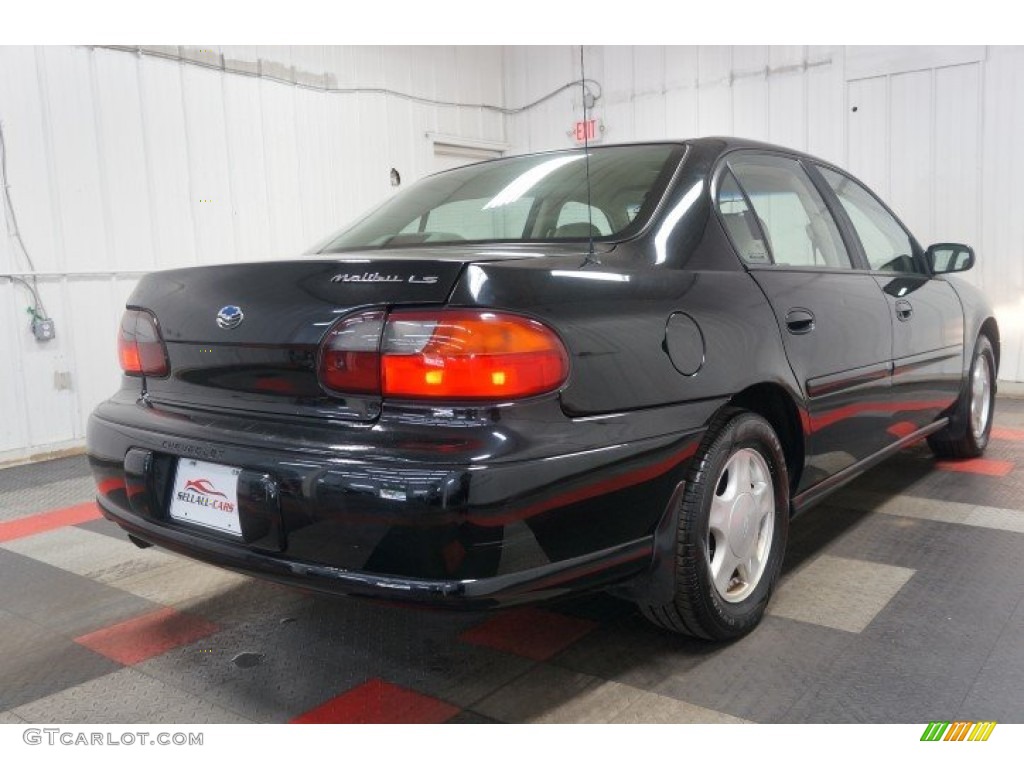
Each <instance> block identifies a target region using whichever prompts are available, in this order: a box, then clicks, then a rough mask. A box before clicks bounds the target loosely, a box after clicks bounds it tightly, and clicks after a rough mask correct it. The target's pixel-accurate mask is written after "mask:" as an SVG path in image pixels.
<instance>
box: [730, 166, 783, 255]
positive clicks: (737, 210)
mask: <svg viewBox="0 0 1024 768" xmlns="http://www.w3.org/2000/svg"><path fill="white" fill-rule="evenodd" d="M718 212H719V213H720V214H721V216H722V222H723V223H724V224H725V229H726V231H727V232H728V233H729V239H730V240H732V244H733V245H734V246H735V248H736V250H737V252H738V253H739V255H740V258H741V259H743V260H744V261H746V262H748V263H750V264H770V263H771V257H769V255H768V247H767V246H766V245H765V243H764V236H763V235H762V233H761V227H760V225H759V224H758V221H757V216H755V215H754V212H753V211H752V210H750V206H748V205H747V201H746V200H745V199H744V198H743V193H742V192H741V191H740V187H739V184H737V183H736V179H735V177H734V176H733V175H732V173H730V172H729V171H728V170H726V171H725V172H724V173H723V174H722V180H721V183H720V185H719V187H718Z"/></svg>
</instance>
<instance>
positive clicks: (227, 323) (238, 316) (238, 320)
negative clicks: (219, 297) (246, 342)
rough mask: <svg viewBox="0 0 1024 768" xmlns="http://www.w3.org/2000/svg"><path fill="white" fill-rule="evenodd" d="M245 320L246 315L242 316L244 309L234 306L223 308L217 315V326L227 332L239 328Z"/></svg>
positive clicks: (229, 305)
mask: <svg viewBox="0 0 1024 768" xmlns="http://www.w3.org/2000/svg"><path fill="white" fill-rule="evenodd" d="M244 319H245V315H244V314H242V308H241V307H236V306H235V305H234V304H228V305H227V306H226V307H221V308H220V312H218V313H217V325H219V326H220V327H221V328H225V329H227V330H230V329H232V328H237V327H238V326H240V325H241V324H242V320H244Z"/></svg>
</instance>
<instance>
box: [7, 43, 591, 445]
mask: <svg viewBox="0 0 1024 768" xmlns="http://www.w3.org/2000/svg"><path fill="white" fill-rule="evenodd" d="M160 53H162V54H165V55H172V56H174V55H179V56H181V58H182V59H184V60H187V61H195V62H202V63H203V64H205V65H207V66H209V67H214V68H219V67H222V66H223V67H227V68H230V69H233V70H238V71H240V72H243V73H249V74H250V75H264V77H262V78H258V77H255V76H246V75H244V74H234V73H231V72H225V71H217V69H209V68H203V67H197V66H193V65H191V64H189V63H184V62H181V61H174V60H167V59H162V58H157V57H156V56H149V55H146V54H145V52H143V54H142V55H140V54H138V53H134V52H129V51H111V50H101V49H90V48H85V47H49V48H31V47H24V48H11V47H0V122H2V123H3V127H4V132H5V135H6V137H7V143H8V150H9V158H8V173H9V181H10V184H11V193H12V196H13V198H14V201H15V205H16V206H17V211H18V215H19V218H20V221H21V224H22V232H23V235H24V237H25V241H26V243H27V244H28V246H29V248H30V250H31V252H32V254H33V256H34V259H35V262H36V268H37V271H40V272H45V273H72V274H63V275H62V274H57V275H56V276H52V275H50V274H47V275H46V276H43V277H40V279H39V284H40V291H41V293H42V295H43V298H44V301H45V304H46V307H47V309H48V310H49V313H50V314H51V315H52V316H53V318H54V319H55V320H56V322H57V338H56V339H55V340H54V341H52V342H49V343H45V344H41V343H39V342H36V341H35V339H34V338H33V337H32V335H31V333H30V331H29V324H28V320H29V318H28V315H27V314H25V308H26V307H27V306H28V305H29V303H30V301H29V299H28V294H27V293H26V292H25V291H24V290H22V289H21V288H20V287H17V286H14V285H12V284H11V283H10V282H9V281H7V280H3V279H2V278H0V302H2V303H0V355H2V356H3V359H7V360H11V361H13V363H12V364H11V365H10V366H8V367H7V369H5V371H4V372H3V373H2V374H0V402H2V403H3V405H4V410H3V418H0V463H2V462H4V461H6V460H11V459H17V458H19V457H22V456H27V455H31V454H34V453H37V452H40V451H46V450H52V449H55V448H61V447H65V446H68V445H74V444H75V443H76V442H80V440H81V439H82V437H83V436H84V427H85V419H86V417H87V415H88V413H89V412H90V411H91V410H92V409H93V408H94V407H95V405H96V404H97V403H98V402H99V401H100V400H101V399H102V398H104V397H106V396H108V395H109V394H110V393H111V392H113V390H114V389H115V388H116V385H117V380H118V376H119V373H118V369H117V362H116V355H115V349H114V339H115V330H116V326H117V321H118V318H119V317H120V314H121V311H122V309H123V307H124V304H125V301H126V299H127V297H128V295H129V294H130V292H131V290H132V288H133V287H134V285H135V282H136V280H137V276H138V273H142V272H146V271H149V270H151V269H154V268H158V269H161V268H169V267H180V266H186V265H191V264H208V263H214V262H224V261H240V260H250V259H267V258H280V257H290V256H294V255H296V254H297V253H300V252H301V251H302V250H303V249H304V248H306V247H307V246H309V245H312V244H313V243H314V241H316V240H318V239H320V238H321V237H323V236H325V235H326V234H328V233H329V232H332V231H334V230H336V229H338V228H339V227H341V226H342V225H343V224H345V223H346V222H347V221H348V220H350V219H352V218H354V217H355V216H356V215H358V214H359V213H361V212H362V211H364V210H365V209H367V208H369V207H370V206H372V205H374V204H376V203H377V202H378V201H379V200H381V199H382V198H383V197H384V196H386V195H388V194H391V193H392V192H393V190H392V188H391V186H390V179H389V175H388V174H389V170H390V169H391V168H392V167H396V168H398V170H399V172H400V173H401V175H402V180H403V186H404V185H407V184H409V183H411V182H412V181H415V179H417V178H418V177H420V176H422V175H423V174H424V173H426V172H427V171H428V170H429V169H430V168H431V167H432V166H431V163H432V145H431V143H430V141H429V140H428V138H427V134H428V132H443V133H447V134H449V135H451V136H455V137H462V138H465V139H467V140H482V141H488V142H495V143H499V144H500V143H503V142H504V141H505V131H506V126H505V120H504V117H503V116H502V115H501V114H500V113H498V112H495V111H494V110H482V109H480V108H477V107H472V108H470V107H455V106H431V105H424V104H416V103H412V102H410V101H409V100H407V99H403V98H400V97H395V96H385V95H383V94H365V93H364V94H354V93H340V92H330V91H329V90H325V89H331V88H388V89H392V90H397V91H401V92H403V93H409V94H413V95H417V96H421V97H424V98H427V99H437V98H440V99H445V100H448V101H452V102H461V103H479V102H486V103H492V104H495V105H499V106H500V105H501V104H503V103H504V96H503V90H504V83H503V77H502V73H503V69H504V60H503V53H502V50H501V49H500V48H482V47H478V48H462V49H455V48H451V47H448V48H445V47H422V48H414V49H405V48H382V47H366V48H359V47H345V48H343V47H336V46H312V47H293V48H288V47H280V46H278V47H266V46H259V47H256V46H230V47H224V48H216V47H209V48H198V47H196V48H174V47H165V48H162V49H160ZM548 56H549V57H550V58H551V60H552V61H554V60H555V59H558V58H560V59H562V60H563V61H564V63H565V66H566V67H568V66H569V64H570V62H571V56H570V54H569V53H567V49H565V48H552V49H550V50H549V51H548ZM571 77H572V74H571V72H569V73H560V74H554V73H551V74H548V75H544V76H539V77H538V81H544V80H546V79H552V80H558V79H559V78H562V79H561V80H560V82H553V83H552V84H551V85H550V86H549V87H548V90H550V89H552V88H554V87H556V86H557V85H560V84H562V83H564V82H565V81H566V80H568V79H570V78H571ZM271 78H277V79H278V80H282V81H284V82H277V81H274V80H272V79H271ZM537 95H539V94H538V93H535V92H532V91H531V92H529V93H524V96H523V101H526V100H530V99H532V98H536V96H537ZM564 101H565V103H566V104H570V103H571V102H570V96H569V95H568V94H566V95H565V99H564ZM520 103H522V102H520ZM560 127H561V129H562V130H563V132H564V130H567V129H568V126H567V125H564V126H560ZM563 135H564V133H563ZM556 138H557V137H556ZM550 140H551V139H550V138H549V139H548V141H550ZM0 235H3V243H2V244H0V274H7V273H10V272H27V271H30V270H29V267H28V265H27V264H26V263H25V262H24V260H23V259H21V258H20V255H17V254H15V253H14V250H13V248H12V247H11V246H12V243H11V241H10V239H9V237H8V236H7V233H6V228H4V229H3V230H0ZM111 272H114V273H120V274H116V275H113V276H112V275H111V274H110V273H111ZM81 273H104V274H86V275H82V274H81ZM59 372H67V373H69V374H70V375H71V382H72V386H71V389H61V390H58V389H57V388H56V387H55V380H54V374H55V373H59Z"/></svg>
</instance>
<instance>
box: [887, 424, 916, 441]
mask: <svg viewBox="0 0 1024 768" xmlns="http://www.w3.org/2000/svg"><path fill="white" fill-rule="evenodd" d="M915 430H917V427H915V426H914V423H913V422H911V421H897V422H896V423H895V424H893V425H892V426H891V427H889V428H888V429H887V430H885V431H886V432H888V433H889V434H890V435H892V436H893V437H906V436H907V435H909V434H910V433H911V432H914V431H915Z"/></svg>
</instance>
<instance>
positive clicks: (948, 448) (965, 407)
mask: <svg viewBox="0 0 1024 768" xmlns="http://www.w3.org/2000/svg"><path fill="white" fill-rule="evenodd" d="M979 358H980V359H982V360H983V361H984V363H983V364H984V365H985V366H986V367H987V369H988V380H989V388H988V398H989V403H988V416H987V418H986V423H985V424H984V428H983V429H982V430H981V431H980V433H979V434H975V424H974V417H973V416H972V413H971V400H972V395H973V384H974V370H975V365H976V364H977V363H978V360H979ZM995 381H996V361H995V353H994V352H993V351H992V342H991V341H989V338H988V336H985V335H984V334H982V335H981V336H979V337H978V341H977V343H976V344H975V345H974V355H973V356H972V357H971V366H970V368H968V369H967V381H966V382H965V383H964V389H963V392H961V393H960V398H959V399H958V400H957V402H956V405H955V406H954V407H953V413H952V414H951V418H950V423H949V425H948V426H947V427H946V428H945V429H942V430H940V431H939V432H936V433H935V434H934V435H931V436H929V438H928V445H929V447H930V448H931V449H932V453H934V454H935V455H936V456H937V457H939V458H940V459H974V458H977V457H978V456H981V455H982V454H983V453H984V452H985V448H986V447H988V439H989V435H990V434H991V433H992V421H993V416H994V414H995V405H996V403H995V397H996V387H995Z"/></svg>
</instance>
